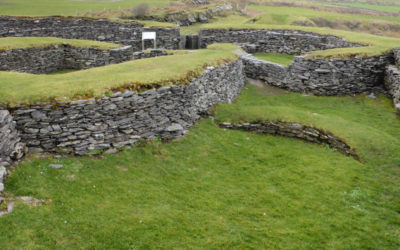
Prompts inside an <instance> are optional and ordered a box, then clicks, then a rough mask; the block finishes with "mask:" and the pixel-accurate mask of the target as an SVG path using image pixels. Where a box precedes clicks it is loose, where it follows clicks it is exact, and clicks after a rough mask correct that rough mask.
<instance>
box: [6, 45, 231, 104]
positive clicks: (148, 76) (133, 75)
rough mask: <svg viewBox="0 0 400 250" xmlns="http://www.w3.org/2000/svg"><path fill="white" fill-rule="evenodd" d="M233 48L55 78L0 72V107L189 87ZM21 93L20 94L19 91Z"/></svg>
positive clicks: (220, 47) (214, 47)
mask: <svg viewBox="0 0 400 250" xmlns="http://www.w3.org/2000/svg"><path fill="white" fill-rule="evenodd" d="M235 49H237V47H236V46H233V45H228V44H220V45H212V46H210V47H209V48H208V49H205V50H198V51H195V52H194V53H178V54H177V55H172V56H167V57H158V58H149V59H143V60H136V61H129V62H125V63H120V64H115V65H108V66H104V67H98V68H92V69H88V70H82V71H76V72H70V73H65V74H55V75H32V74H26V73H15V72H0V103H1V104H2V105H3V106H6V105H11V106H14V105H18V104H31V103H35V102H37V101H68V100H74V99H81V98H92V97H101V96H105V95H108V94H111V93H112V92H115V91H119V90H125V89H130V90H136V91H141V90H146V89H151V88H159V87H162V86H171V85H181V84H189V83H190V81H191V80H192V79H193V78H194V77H197V76H199V75H201V74H202V73H203V72H204V70H205V69H206V68H207V67H209V66H218V65H220V64H223V63H226V62H231V61H233V60H235V59H237V58H238V55H237V54H235V53H234V52H233V50H235ZM21 89H23V90H24V91H21Z"/></svg>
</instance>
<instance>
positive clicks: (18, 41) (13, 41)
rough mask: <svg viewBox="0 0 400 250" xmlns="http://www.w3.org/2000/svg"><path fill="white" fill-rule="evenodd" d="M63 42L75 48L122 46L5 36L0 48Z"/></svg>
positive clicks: (47, 38)
mask: <svg viewBox="0 0 400 250" xmlns="http://www.w3.org/2000/svg"><path fill="white" fill-rule="evenodd" d="M65 43H66V44H69V45H71V46H73V47H77V48H96V49H115V48H120V47H122V45H120V44H115V43H107V42H98V41H90V40H78V39H64V38H55V37H5V38H0V50H10V49H26V48H43V47H49V46H52V45H60V44H65Z"/></svg>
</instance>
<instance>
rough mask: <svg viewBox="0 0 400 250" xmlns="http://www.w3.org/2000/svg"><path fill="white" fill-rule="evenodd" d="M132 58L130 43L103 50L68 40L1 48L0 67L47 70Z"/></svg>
mask: <svg viewBox="0 0 400 250" xmlns="http://www.w3.org/2000/svg"><path fill="white" fill-rule="evenodd" d="M132 59H133V50H132V46H124V47H121V48H116V49H109V50H102V49H96V48H76V47H72V46H70V45H68V44H61V45H53V46H50V47H45V48H26V49H12V50H3V51H0V70H4V71H17V72H26V73H33V74H47V73H52V72H56V71H59V70H63V69H88V68H93V67H99V66H104V65H108V64H114V63H121V62H125V61H129V60H132Z"/></svg>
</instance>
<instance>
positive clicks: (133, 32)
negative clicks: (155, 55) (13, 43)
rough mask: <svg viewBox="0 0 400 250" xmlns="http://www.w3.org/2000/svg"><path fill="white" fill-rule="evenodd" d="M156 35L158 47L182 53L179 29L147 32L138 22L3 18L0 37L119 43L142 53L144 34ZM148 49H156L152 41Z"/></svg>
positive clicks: (148, 43) (0, 19)
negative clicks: (53, 38)
mask: <svg viewBox="0 0 400 250" xmlns="http://www.w3.org/2000/svg"><path fill="white" fill-rule="evenodd" d="M147 31H154V32H156V33H157V47H159V48H165V49H179V44H180V32H179V29H176V28H144V27H143V25H142V24H139V23H136V22H124V23H120V22H112V21H109V20H103V19H90V18H74V17H45V18H29V17H26V18H25V17H8V16H1V17H0V37H13V36H17V37H21V36H29V37H60V38H68V39H83V40H95V41H106V42H114V43H120V44H124V45H131V46H132V48H133V50H134V51H138V50H142V32H147ZM146 47H149V48H151V47H153V44H152V41H147V42H146Z"/></svg>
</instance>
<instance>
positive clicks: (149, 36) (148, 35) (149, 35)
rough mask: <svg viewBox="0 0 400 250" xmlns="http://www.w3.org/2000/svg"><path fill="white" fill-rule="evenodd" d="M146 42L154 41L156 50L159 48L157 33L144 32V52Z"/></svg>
mask: <svg viewBox="0 0 400 250" xmlns="http://www.w3.org/2000/svg"><path fill="white" fill-rule="evenodd" d="M145 40H153V41H154V49H156V48H157V42H156V32H143V33H142V50H144V41H145Z"/></svg>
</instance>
